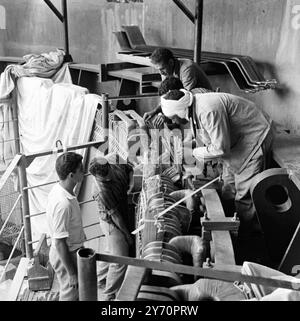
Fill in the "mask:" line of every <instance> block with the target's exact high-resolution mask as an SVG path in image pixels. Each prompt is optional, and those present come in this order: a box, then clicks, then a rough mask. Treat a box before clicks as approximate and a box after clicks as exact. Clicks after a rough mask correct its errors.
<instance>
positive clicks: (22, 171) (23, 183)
mask: <svg viewBox="0 0 300 321" xmlns="http://www.w3.org/2000/svg"><path fill="white" fill-rule="evenodd" d="M18 172H19V179H20V189H21V194H22V215H23V224H24V229H25V233H24V235H25V249H26V257H28V258H29V259H31V258H33V248H32V243H31V241H32V236H31V235H32V234H31V223H30V216H29V215H30V210H29V197H28V190H24V187H27V175H26V158H25V156H24V155H23V156H22V158H21V160H20V162H19V164H18Z"/></svg>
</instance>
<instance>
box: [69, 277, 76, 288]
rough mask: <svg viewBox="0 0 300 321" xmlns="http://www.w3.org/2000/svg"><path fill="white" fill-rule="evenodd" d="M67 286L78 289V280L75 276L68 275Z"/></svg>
mask: <svg viewBox="0 0 300 321" xmlns="http://www.w3.org/2000/svg"><path fill="white" fill-rule="evenodd" d="M69 286H70V287H71V288H74V289H78V278H77V275H76V274H72V275H69Z"/></svg>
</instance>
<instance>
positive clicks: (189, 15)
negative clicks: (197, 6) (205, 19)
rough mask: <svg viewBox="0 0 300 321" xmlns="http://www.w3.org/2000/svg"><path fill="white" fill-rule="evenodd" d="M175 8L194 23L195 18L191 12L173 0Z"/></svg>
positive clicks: (179, 2)
mask: <svg viewBox="0 0 300 321" xmlns="http://www.w3.org/2000/svg"><path fill="white" fill-rule="evenodd" d="M173 2H174V3H175V4H176V5H177V7H178V8H179V9H180V10H181V11H182V12H183V13H184V14H185V15H186V16H187V17H188V18H189V19H190V20H191V21H192V22H193V23H195V17H194V16H193V14H192V13H191V11H190V10H189V9H188V8H187V7H186V6H185V4H183V3H182V2H181V1H180V0H173Z"/></svg>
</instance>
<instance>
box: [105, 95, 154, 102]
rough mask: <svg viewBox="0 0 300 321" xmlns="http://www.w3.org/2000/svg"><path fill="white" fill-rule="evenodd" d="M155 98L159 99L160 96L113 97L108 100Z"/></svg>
mask: <svg viewBox="0 0 300 321" xmlns="http://www.w3.org/2000/svg"><path fill="white" fill-rule="evenodd" d="M153 97H159V95H158V94H147V95H145V94H143V95H130V96H113V97H108V100H115V101H118V100H124V99H136V100H137V99H144V98H153Z"/></svg>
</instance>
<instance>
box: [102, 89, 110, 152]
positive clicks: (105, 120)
mask: <svg viewBox="0 0 300 321" xmlns="http://www.w3.org/2000/svg"><path fill="white" fill-rule="evenodd" d="M108 114H109V104H108V94H102V128H103V133H104V134H103V139H104V141H105V142H107V141H108V127H109V126H108ZM105 154H107V149H106V150H105Z"/></svg>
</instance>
